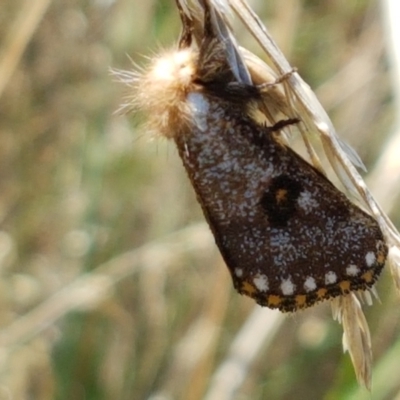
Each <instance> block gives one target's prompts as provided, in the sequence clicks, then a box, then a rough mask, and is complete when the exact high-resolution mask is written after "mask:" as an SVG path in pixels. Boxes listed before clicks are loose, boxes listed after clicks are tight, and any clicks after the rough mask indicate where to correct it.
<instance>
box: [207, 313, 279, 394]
mask: <svg viewBox="0 0 400 400" xmlns="http://www.w3.org/2000/svg"><path fill="white" fill-rule="evenodd" d="M284 319H285V316H284V315H283V314H281V313H280V312H278V311H273V310H269V309H266V308H261V307H258V306H256V307H254V309H253V312H252V313H251V314H250V316H249V317H248V318H247V321H246V322H245V323H244V324H243V326H242V328H241V329H240V331H239V332H238V334H237V335H236V337H235V340H234V341H233V343H232V344H231V346H230V349H229V353H228V354H227V357H226V358H225V360H224V361H223V362H222V364H221V365H220V366H219V367H218V368H217V370H216V371H215V373H214V374H213V376H212V377H211V381H210V387H209V389H208V391H207V393H206V395H205V397H204V399H205V400H231V399H235V398H237V397H236V395H237V392H238V390H239V389H240V387H241V385H242V384H243V383H244V381H245V379H246V378H247V376H248V375H249V370H250V368H251V366H252V364H253V363H254V362H255V360H256V359H257V357H258V355H259V354H260V353H261V350H262V349H263V348H265V347H267V346H268V345H269V344H270V343H271V341H272V339H273V338H274V337H275V334H276V333H277V331H278V330H279V328H280V326H281V324H282V322H283V321H284ZM255 333H256V334H255Z"/></svg>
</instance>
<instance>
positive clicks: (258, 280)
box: [253, 275, 269, 292]
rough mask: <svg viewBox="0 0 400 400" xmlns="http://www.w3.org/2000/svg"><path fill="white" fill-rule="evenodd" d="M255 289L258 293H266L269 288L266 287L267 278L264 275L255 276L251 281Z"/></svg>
mask: <svg viewBox="0 0 400 400" xmlns="http://www.w3.org/2000/svg"><path fill="white" fill-rule="evenodd" d="M253 282H254V285H255V287H256V288H257V289H258V290H259V291H260V292H266V291H267V290H268V288H269V285H268V278H267V277H266V276H265V275H257V276H256V277H255V278H254V279H253Z"/></svg>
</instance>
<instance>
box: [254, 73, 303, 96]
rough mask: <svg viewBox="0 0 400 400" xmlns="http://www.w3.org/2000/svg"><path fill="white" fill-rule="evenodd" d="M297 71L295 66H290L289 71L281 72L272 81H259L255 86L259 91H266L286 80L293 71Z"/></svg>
mask: <svg viewBox="0 0 400 400" xmlns="http://www.w3.org/2000/svg"><path fill="white" fill-rule="evenodd" d="M296 72H297V68H296V67H294V68H292V69H291V70H290V71H289V72H286V73H284V74H282V75H281V76H278V77H277V78H276V79H275V81H274V82H266V83H261V84H260V85H257V88H258V89H259V91H260V92H261V93H262V92H267V91H268V90H269V89H270V88H272V87H274V86H276V85H279V84H280V83H282V82H284V81H286V80H288V79H289V78H290V77H291V76H292V75H293V74H294V73H296Z"/></svg>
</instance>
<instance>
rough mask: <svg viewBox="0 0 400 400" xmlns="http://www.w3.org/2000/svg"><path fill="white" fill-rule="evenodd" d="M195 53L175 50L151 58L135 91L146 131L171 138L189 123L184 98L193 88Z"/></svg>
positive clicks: (187, 50)
mask: <svg viewBox="0 0 400 400" xmlns="http://www.w3.org/2000/svg"><path fill="white" fill-rule="evenodd" d="M196 62H197V53H196V52H195V51H193V50H191V49H185V50H175V51H172V52H168V53H165V54H163V55H161V56H159V57H157V58H155V59H154V60H153V61H152V63H151V65H150V67H149V68H148V69H147V71H146V72H145V73H144V74H143V76H142V79H141V80H140V82H139V85H138V86H139V87H138V89H139V90H138V103H139V108H141V109H142V110H143V111H144V112H145V113H146V114H147V115H148V116H149V120H148V128H149V129H150V130H151V131H153V132H155V133H157V134H158V135H161V136H165V137H167V138H173V137H174V136H175V135H179V133H180V131H181V130H182V129H183V127H184V126H185V125H186V124H187V123H188V122H189V121H190V110H189V107H188V105H187V102H186V97H187V94H188V93H189V92H190V91H191V88H192V87H193V77H194V74H195V71H196Z"/></svg>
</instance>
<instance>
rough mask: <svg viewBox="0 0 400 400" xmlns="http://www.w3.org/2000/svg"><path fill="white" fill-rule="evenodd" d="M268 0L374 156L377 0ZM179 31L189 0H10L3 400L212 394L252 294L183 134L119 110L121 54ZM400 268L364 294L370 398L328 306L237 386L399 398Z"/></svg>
mask: <svg viewBox="0 0 400 400" xmlns="http://www.w3.org/2000/svg"><path fill="white" fill-rule="evenodd" d="M253 4H254V7H255V9H256V10H257V12H258V13H259V15H260V17H261V18H262V19H263V20H264V21H265V23H266V25H267V26H268V27H269V29H270V30H271V31H272V34H273V36H274V37H275V39H276V40H277V42H278V43H279V44H280V45H281V46H282V49H283V51H284V52H285V54H286V56H287V57H288V59H289V60H290V62H291V64H292V65H293V66H296V67H297V68H298V69H299V72H300V74H301V75H302V76H303V78H304V79H305V80H306V81H307V82H308V83H309V84H310V85H311V86H312V88H313V89H315V90H316V91H317V94H318V96H319V98H320V99H321V102H322V104H323V105H324V106H325V107H326V108H327V110H328V112H329V114H330V115H331V117H332V119H333V121H334V123H335V126H336V128H337V129H338V131H339V132H340V133H341V135H342V137H343V138H345V140H346V141H348V142H349V143H350V144H351V145H352V146H353V147H355V148H356V150H357V151H358V153H359V154H360V155H361V157H362V159H363V160H364V162H365V164H366V165H367V167H368V169H373V167H374V162H375V161H376V159H377V158H378V157H379V156H380V154H381V153H382V148H383V147H382V146H383V143H384V142H385V140H387V139H388V138H389V135H390V133H391V127H392V123H393V119H394V118H393V114H394V112H393V105H392V104H391V97H392V94H391V86H390V80H389V76H388V71H387V70H388V62H387V59H386V57H385V49H384V39H383V28H382V19H381V13H380V8H379V6H378V4H377V2H375V1H367V0H358V1H356V0H351V1H345V0H335V1H333V0H326V1H317V0H303V1H301V0H285V1H280V0H269V1H264V0H263V1H261V0H258V1H254V2H253ZM179 31H180V26H179V19H178V15H177V12H176V10H175V6H174V2H173V0H168V1H167V0H157V1H155V0H142V1H141V0H54V1H50V0H24V1H23V0H2V1H1V3H0V221H1V226H0V324H1V330H0V400H2V399H16V400H19V399H40V400H42V399H43V400H46V399H57V400H66V399H74V400H81V399H82V400H103V399H104V400H106V399H107V400H108V399H121V400H125V399H126V400H127V399H135V400H136V399H140V400H141V399H152V400H170V399H171V400H172V399H173V400H175V399H184V400H192V399H193V400H195V399H202V398H205V393H207V390H208V389H209V387H210V385H211V383H212V382H213V379H214V378H215V371H216V370H217V368H218V366H219V365H220V364H221V363H222V362H223V361H224V360H225V358H226V356H227V351H228V349H229V347H230V346H231V344H232V343H233V341H234V340H235V338H236V335H237V334H238V332H239V331H240V329H241V327H242V325H243V324H244V322H245V321H246V319H247V317H248V316H249V315H250V313H251V311H252V309H253V302H252V301H251V300H249V299H247V298H245V297H242V296H239V295H237V294H236V292H234V290H233V288H232V284H231V279H230V276H229V273H228V271H227V269H226V267H225V266H224V264H223V262H222V260H221V258H220V256H219V254H218V252H217V250H216V248H215V246H214V244H213V239H212V237H211V234H210V233H209V231H208V228H207V227H205V225H204V223H203V218H202V214H201V211H200V209H199V206H198V205H197V203H196V200H195V197H194V195H193V192H192V189H191V187H190V186H189V183H188V180H187V179H186V176H185V173H184V171H183V168H182V166H181V163H180V160H179V159H178V156H177V153H176V151H175V149H174V147H173V146H172V145H171V144H170V143H166V142H165V141H164V140H161V139H160V140H153V138H152V137H147V136H146V135H145V134H143V132H141V133H140V134H139V133H138V130H137V121H135V117H134V116H131V115H128V116H121V115H117V114H116V113H115V111H116V110H117V109H118V106H119V104H120V103H121V102H122V98H123V96H124V93H126V92H125V90H126V89H124V88H123V87H122V86H121V85H120V84H118V83H116V82H115V79H114V78H113V77H112V76H111V75H110V72H109V69H110V67H112V68H118V69H130V68H131V61H130V58H131V59H132V60H133V61H134V62H136V63H138V64H140V65H143V64H145V63H146V57H145V56H146V55H147V56H151V55H152V54H154V53H155V52H157V51H158V50H159V49H160V48H164V47H168V46H171V45H173V44H174V43H175V41H176V40H177V37H178V34H179ZM237 32H238V37H239V38H240V41H241V43H242V44H243V45H245V46H246V47H249V48H250V49H252V50H253V51H255V52H258V51H259V50H258V48H257V47H256V46H255V44H254V43H253V42H252V41H251V40H250V37H249V35H246V33H245V31H244V29H243V27H241V26H240V25H237ZM372 190H373V191H374V192H375V193H376V194H378V193H377V192H379V188H378V187H376V186H374V187H373V188H372ZM388 211H391V210H388ZM396 211H397V210H393V212H391V216H392V217H393V218H394V222H395V223H398V222H399V213H398V211H397V212H396ZM188 227H189V228H188ZM171 235H172V236H171ZM388 275H389V274H388V273H387V272H386V273H384V274H383V277H382V279H381V281H380V282H379V284H378V285H377V286H378V292H379V294H380V297H381V300H382V303H381V304H379V302H375V304H374V305H373V306H372V307H366V308H365V310H366V314H367V320H368V322H369V324H370V327H371V331H372V341H373V350H374V366H375V368H374V377H373V386H372V396H370V395H369V394H368V393H367V392H366V391H365V390H364V389H358V386H357V383H356V379H355V376H354V372H353V370H352V366H351V363H350V360H349V357H348V355H343V354H342V345H341V335H342V330H341V327H340V326H339V325H338V324H337V323H336V322H334V321H332V318H331V313H330V308H329V304H322V305H319V306H317V307H314V308H313V309H312V310H308V311H306V312H301V313H298V314H296V315H294V316H291V317H290V316H289V317H286V318H285V319H284V321H283V323H282V324H281V325H280V326H279V327H277V329H278V331H277V334H276V335H275V336H274V337H272V338H271V339H270V342H268V343H267V344H265V346H263V348H262V350H260V352H259V354H257V356H256V358H255V359H254V360H253V362H252V364H251V367H250V368H249V370H248V371H246V379H245V380H244V383H243V385H242V386H241V387H240V390H239V392H237V393H236V394H235V395H234V396H233V397H232V398H235V399H239V400H245V399H246V400H247V399H249V400H258V399H269V400H274V399H288V400H289V399H294V398H295V399H297V400H303V399H304V400H306V399H307V400H308V399H328V400H334V399H363V398H365V399H369V398H373V399H388V400H390V399H396V398H397V399H400V394H399V393H400V341H399V339H398V337H399V332H400V319H399V313H398V310H399V305H400V299H399V297H398V295H397V294H396V293H395V292H394V289H393V285H392V282H391V279H390V277H389V276H388ZM266 313H267V311H266ZM266 323H268V321H267V320H266ZM254 335H255V337H256V336H257V332H254ZM232 379H234V377H232Z"/></svg>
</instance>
